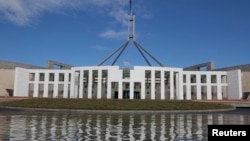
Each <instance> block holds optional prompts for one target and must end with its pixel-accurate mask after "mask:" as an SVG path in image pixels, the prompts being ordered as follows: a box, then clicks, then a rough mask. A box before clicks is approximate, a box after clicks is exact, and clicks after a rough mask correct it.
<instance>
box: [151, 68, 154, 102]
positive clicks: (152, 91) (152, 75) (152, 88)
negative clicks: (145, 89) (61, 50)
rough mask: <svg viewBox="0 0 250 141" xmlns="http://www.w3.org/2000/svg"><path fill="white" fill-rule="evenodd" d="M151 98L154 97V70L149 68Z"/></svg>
mask: <svg viewBox="0 0 250 141" xmlns="http://www.w3.org/2000/svg"><path fill="white" fill-rule="evenodd" d="M151 99H155V70H151Z"/></svg>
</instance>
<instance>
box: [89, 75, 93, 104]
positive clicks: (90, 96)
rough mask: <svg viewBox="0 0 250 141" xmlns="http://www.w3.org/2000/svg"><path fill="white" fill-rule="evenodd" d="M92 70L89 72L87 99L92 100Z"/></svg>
mask: <svg viewBox="0 0 250 141" xmlns="http://www.w3.org/2000/svg"><path fill="white" fill-rule="evenodd" d="M92 83H93V70H89V83H88V99H92Z"/></svg>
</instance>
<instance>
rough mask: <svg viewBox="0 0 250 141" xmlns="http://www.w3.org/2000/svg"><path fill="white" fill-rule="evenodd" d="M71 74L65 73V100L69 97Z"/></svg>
mask: <svg viewBox="0 0 250 141" xmlns="http://www.w3.org/2000/svg"><path fill="white" fill-rule="evenodd" d="M69 74H70V73H68V72H67V73H65V74H64V76H65V79H64V86H63V98H67V97H68V90H69Z"/></svg>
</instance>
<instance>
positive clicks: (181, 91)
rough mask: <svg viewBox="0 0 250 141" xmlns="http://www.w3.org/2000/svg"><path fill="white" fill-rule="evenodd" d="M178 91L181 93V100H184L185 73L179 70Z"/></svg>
mask: <svg viewBox="0 0 250 141" xmlns="http://www.w3.org/2000/svg"><path fill="white" fill-rule="evenodd" d="M178 93H179V97H178V99H179V100H183V98H184V97H183V73H182V72H179V79H178Z"/></svg>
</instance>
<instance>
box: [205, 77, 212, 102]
mask: <svg viewBox="0 0 250 141" xmlns="http://www.w3.org/2000/svg"><path fill="white" fill-rule="evenodd" d="M206 79H207V100H212V85H211V75H210V74H207V77H206Z"/></svg>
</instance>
